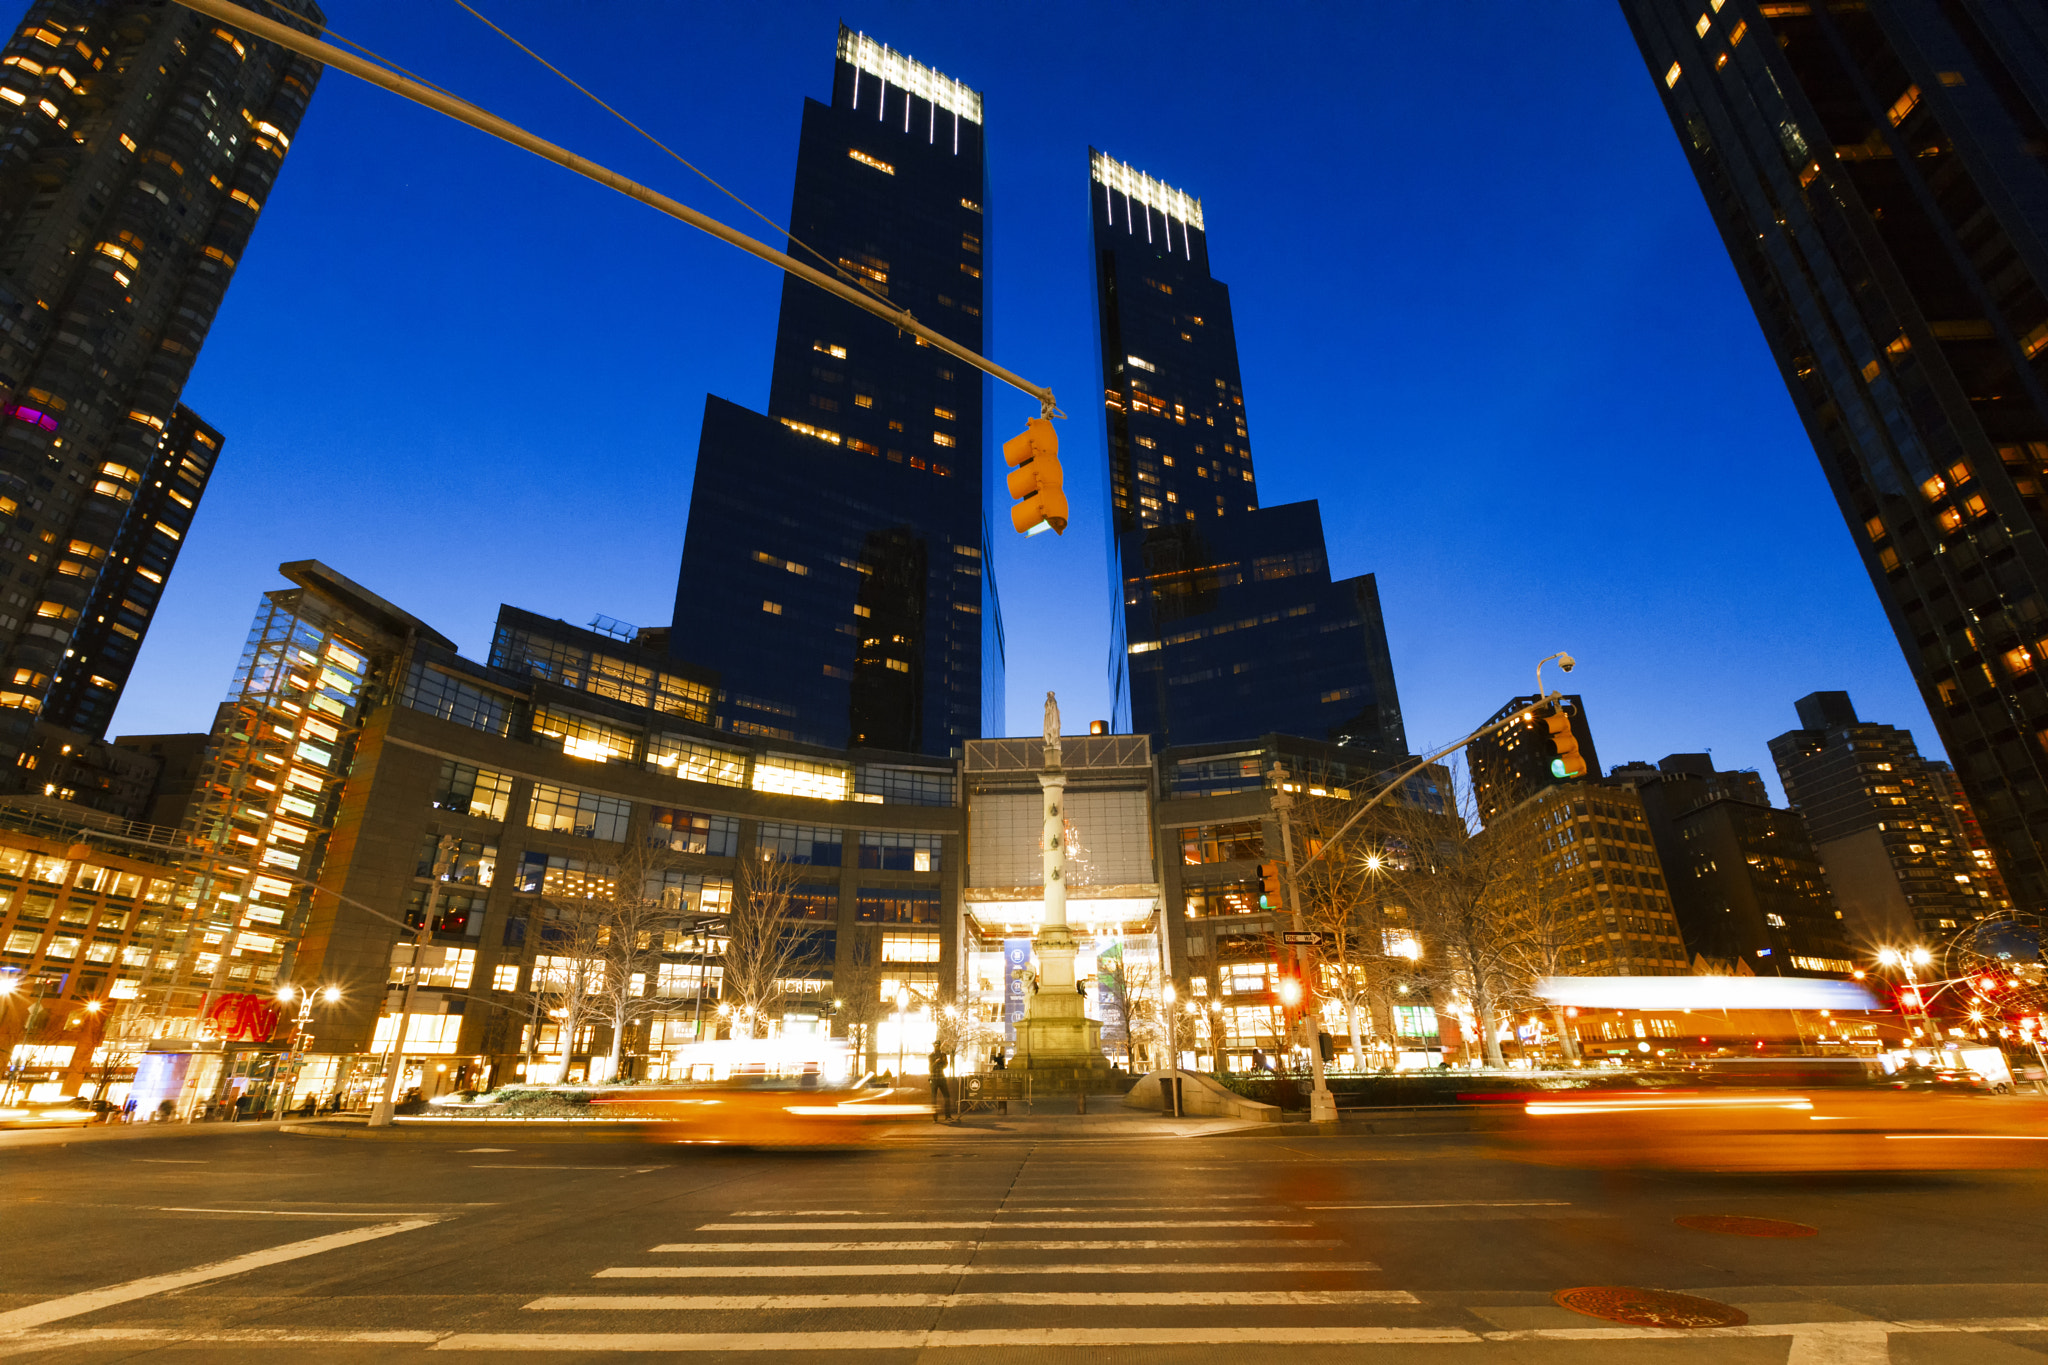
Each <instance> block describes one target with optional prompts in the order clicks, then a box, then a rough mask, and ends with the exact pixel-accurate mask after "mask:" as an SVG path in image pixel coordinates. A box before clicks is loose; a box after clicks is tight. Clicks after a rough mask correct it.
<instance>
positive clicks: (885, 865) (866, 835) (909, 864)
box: [858, 830, 943, 872]
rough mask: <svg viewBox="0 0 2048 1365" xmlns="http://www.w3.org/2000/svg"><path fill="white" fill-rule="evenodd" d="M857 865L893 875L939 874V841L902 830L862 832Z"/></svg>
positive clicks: (939, 836)
mask: <svg viewBox="0 0 2048 1365" xmlns="http://www.w3.org/2000/svg"><path fill="white" fill-rule="evenodd" d="M858 837H859V839H860V865H861V866H862V867H865V868H870V869H880V870H885V871H893V872H937V871H939V870H940V869H939V848H940V841H941V839H942V838H943V836H941V835H937V834H920V833H915V832H910V831H902V830H862V831H860V834H859V836H858Z"/></svg>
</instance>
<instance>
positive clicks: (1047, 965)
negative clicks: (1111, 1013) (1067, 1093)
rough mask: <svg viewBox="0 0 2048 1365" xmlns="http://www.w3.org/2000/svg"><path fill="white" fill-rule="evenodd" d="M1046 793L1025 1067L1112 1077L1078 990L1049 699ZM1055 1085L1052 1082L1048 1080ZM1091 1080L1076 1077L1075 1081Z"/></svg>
mask: <svg viewBox="0 0 2048 1365" xmlns="http://www.w3.org/2000/svg"><path fill="white" fill-rule="evenodd" d="M1038 785H1039V787H1040V788H1041V789H1042V790H1043V791H1044V793H1045V805H1044V816H1045V823H1044V826H1043V829H1042V831H1041V834H1040V837H1039V848H1040V851H1041V853H1042V855H1043V858H1044V867H1045V920H1044V922H1043V924H1042V925H1041V927H1040V929H1039V931H1038V944H1037V947H1038V990H1037V992H1036V993H1035V994H1034V995H1033V996H1032V997H1031V1007H1030V1010H1029V1012H1028V1013H1027V1014H1026V1015H1025V1016H1024V1019H1023V1021H1022V1023H1021V1024H1020V1025H1019V1028H1018V1036H1019V1042H1021V1043H1022V1045H1023V1046H1022V1047H1021V1048H1020V1049H1019V1051H1020V1052H1022V1053H1023V1054H1024V1055H1023V1062H1024V1065H1025V1066H1027V1067H1029V1068H1030V1069H1031V1070H1032V1071H1034V1072H1045V1071H1052V1072H1068V1073H1098V1072H1107V1071H1108V1069H1109V1062H1108V1060H1107V1059H1106V1058H1104V1057H1103V1055H1102V1025H1101V1024H1099V1023H1097V1022H1096V1021H1094V1020H1093V1019H1090V1018H1089V1017H1088V1011H1087V997H1086V996H1084V995H1082V994H1081V993H1080V991H1078V990H1077V989H1076V988H1075V982H1074V936H1073V934H1072V933H1071V932H1069V931H1068V929H1067V829H1066V825H1067V813H1066V805H1067V775H1066V772H1065V770H1063V769H1062V768H1061V767H1060V704H1059V701H1058V699H1057V698H1055V697H1054V696H1053V694H1052V693H1050V692H1048V693H1046V694H1045V767H1044V768H1043V769H1041V770H1040V772H1039V774H1038ZM1048 1079H1050V1078H1048ZM1084 1079H1085V1077H1084V1076H1083V1075H1082V1074H1075V1075H1074V1076H1073V1080H1074V1081H1076V1082H1077V1083H1079V1082H1082V1081H1083V1080H1084Z"/></svg>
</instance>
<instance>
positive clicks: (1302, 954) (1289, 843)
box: [1273, 763, 1337, 1123]
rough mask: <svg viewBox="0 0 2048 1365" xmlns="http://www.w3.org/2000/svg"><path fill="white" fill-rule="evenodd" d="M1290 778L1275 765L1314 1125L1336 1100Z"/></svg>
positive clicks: (1331, 1118)
mask: <svg viewBox="0 0 2048 1365" xmlns="http://www.w3.org/2000/svg"><path fill="white" fill-rule="evenodd" d="M1287 777H1288V773H1287V768H1286V766H1285V765H1284V764H1280V763H1275V764H1274V765H1273V811H1274V814H1276V815H1277V816H1279V818H1280V859H1281V862H1280V876H1281V882H1282V885H1283V886H1284V887H1285V889H1286V895H1287V904H1288V906H1289V907H1290V908H1291V909H1292V911H1293V920H1294V929H1295V933H1296V935H1297V936H1298V937H1297V940H1296V942H1295V945H1294V966H1295V970H1296V972H1297V973H1298V974H1299V979H1300V981H1301V992H1302V999H1301V1008H1302V1031H1303V1032H1304V1033H1305V1034H1306V1035H1307V1041H1308V1063H1309V1073H1310V1076H1311V1077H1312V1078H1313V1081H1314V1084H1313V1085H1312V1086H1311V1088H1310V1090H1309V1098H1308V1116H1309V1120H1310V1122H1312V1123H1335V1122H1336V1121H1337V1097H1336V1096H1335V1095H1332V1094H1331V1093H1330V1083H1329V1081H1328V1079H1327V1078H1326V1077H1325V1076H1324V1075H1323V1045H1322V1039H1321V1037H1320V1036H1319V1035H1320V1034H1321V1032H1322V1018H1323V1016H1322V992H1321V991H1319V990H1317V989H1316V982H1315V980H1314V979H1313V977H1312V976H1311V974H1310V968H1309V953H1308V944H1307V943H1305V942H1302V941H1300V936H1305V935H1306V932H1307V929H1308V922H1307V921H1306V920H1305V919H1303V918H1302V914H1301V897H1300V896H1299V895H1298V894H1297V892H1296V887H1295V881H1294V825H1293V821H1292V814H1293V810H1294V795H1293V793H1292V792H1289V791H1288V790H1287Z"/></svg>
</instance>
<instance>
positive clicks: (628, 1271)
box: [593, 1261, 1379, 1280]
mask: <svg viewBox="0 0 2048 1365" xmlns="http://www.w3.org/2000/svg"><path fill="white" fill-rule="evenodd" d="M1378 1269H1379V1266H1378V1265H1377V1264H1376V1263H1375V1262H1372V1261H1249V1262H1247V1261H1232V1262H1216V1263H1211V1262H1207V1261H1158V1262H1147V1263H1144V1264H1140V1265H1131V1264H1128V1263H1126V1262H1121V1261H1116V1262H1102V1263H1097V1264H1090V1265H988V1264H985V1263H976V1264H972V1265H969V1264H965V1263H946V1262H940V1261H932V1262H920V1263H918V1264H914V1265H680V1266H678V1265H624V1266H610V1267H608V1268H606V1269H604V1270H600V1271H598V1272H596V1274H595V1276H594V1277H593V1278H595V1279H600V1280H690V1279H703V1280H774V1279H808V1278H813V1277H818V1276H852V1275H869V1276H880V1275H890V1276H903V1275H1349V1274H1358V1273H1361V1272H1365V1271H1374V1270H1378Z"/></svg>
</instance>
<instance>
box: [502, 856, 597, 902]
mask: <svg viewBox="0 0 2048 1365" xmlns="http://www.w3.org/2000/svg"><path fill="white" fill-rule="evenodd" d="M618 884H619V881H618V869H617V868H615V867H613V866H612V865H610V864H609V863H599V862H591V861H589V860H587V859H583V858H571V857H569V856H568V855H566V854H562V853H539V852H527V853H524V854H521V855H520V858H519V877H518V880H517V881H515V882H514V883H513V888H514V889H515V890H517V891H519V892H522V893H525V894H528V895H533V894H539V895H543V896H552V897H555V898H556V899H560V900H590V899H593V898H595V897H599V896H609V895H611V894H612V893H613V892H614V891H615V890H616V889H617V888H618Z"/></svg>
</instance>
